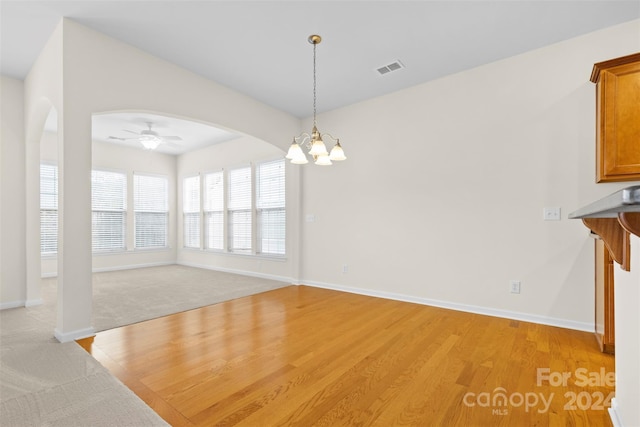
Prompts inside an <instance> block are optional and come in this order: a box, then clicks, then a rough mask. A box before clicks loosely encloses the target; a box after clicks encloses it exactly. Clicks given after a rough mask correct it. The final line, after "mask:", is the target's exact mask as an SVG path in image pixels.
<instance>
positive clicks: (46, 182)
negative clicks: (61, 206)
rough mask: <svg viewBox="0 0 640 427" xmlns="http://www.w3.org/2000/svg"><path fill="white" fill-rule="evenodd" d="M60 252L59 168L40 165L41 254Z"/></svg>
mask: <svg viewBox="0 0 640 427" xmlns="http://www.w3.org/2000/svg"><path fill="white" fill-rule="evenodd" d="M57 252H58V167H57V166H55V165H48V164H41V165H40V253H41V254H42V255H51V254H55V253H57Z"/></svg>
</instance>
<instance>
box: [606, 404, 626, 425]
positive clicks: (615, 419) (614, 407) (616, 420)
mask: <svg viewBox="0 0 640 427" xmlns="http://www.w3.org/2000/svg"><path fill="white" fill-rule="evenodd" d="M609 418H611V423H612V424H613V427H623V424H622V421H620V417H619V416H618V401H617V400H616V398H615V397H614V398H613V399H611V407H610V408H609Z"/></svg>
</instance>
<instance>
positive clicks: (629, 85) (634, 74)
mask: <svg viewBox="0 0 640 427" xmlns="http://www.w3.org/2000/svg"><path fill="white" fill-rule="evenodd" d="M591 81H592V82H594V83H595V84H596V181H597V182H614V181H632V180H640V53H635V54H633V55H628V56H623V57H621V58H616V59H611V60H609V61H604V62H599V63H597V64H595V65H594V66H593V71H592V72H591Z"/></svg>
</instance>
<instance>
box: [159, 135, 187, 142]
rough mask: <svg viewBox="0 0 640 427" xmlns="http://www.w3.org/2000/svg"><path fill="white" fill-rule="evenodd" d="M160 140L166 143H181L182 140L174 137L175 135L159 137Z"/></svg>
mask: <svg viewBox="0 0 640 427" xmlns="http://www.w3.org/2000/svg"><path fill="white" fill-rule="evenodd" d="M160 138H162V139H166V140H167V141H182V138H180V137H179V136H175V135H171V136H170V135H167V136H164V135H162V136H160Z"/></svg>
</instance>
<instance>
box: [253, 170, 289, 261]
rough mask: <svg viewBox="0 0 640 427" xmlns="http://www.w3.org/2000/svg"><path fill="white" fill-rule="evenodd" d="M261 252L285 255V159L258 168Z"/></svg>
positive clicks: (257, 202) (259, 244)
mask: <svg viewBox="0 0 640 427" xmlns="http://www.w3.org/2000/svg"><path fill="white" fill-rule="evenodd" d="M256 187H257V188H256V210H257V221H258V227H257V228H258V229H257V232H258V239H257V241H258V246H259V248H258V252H260V253H263V254H273V255H284V254H285V241H286V215H285V163H284V159H279V160H275V161H271V162H264V163H259V164H258V165H257V167H256Z"/></svg>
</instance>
